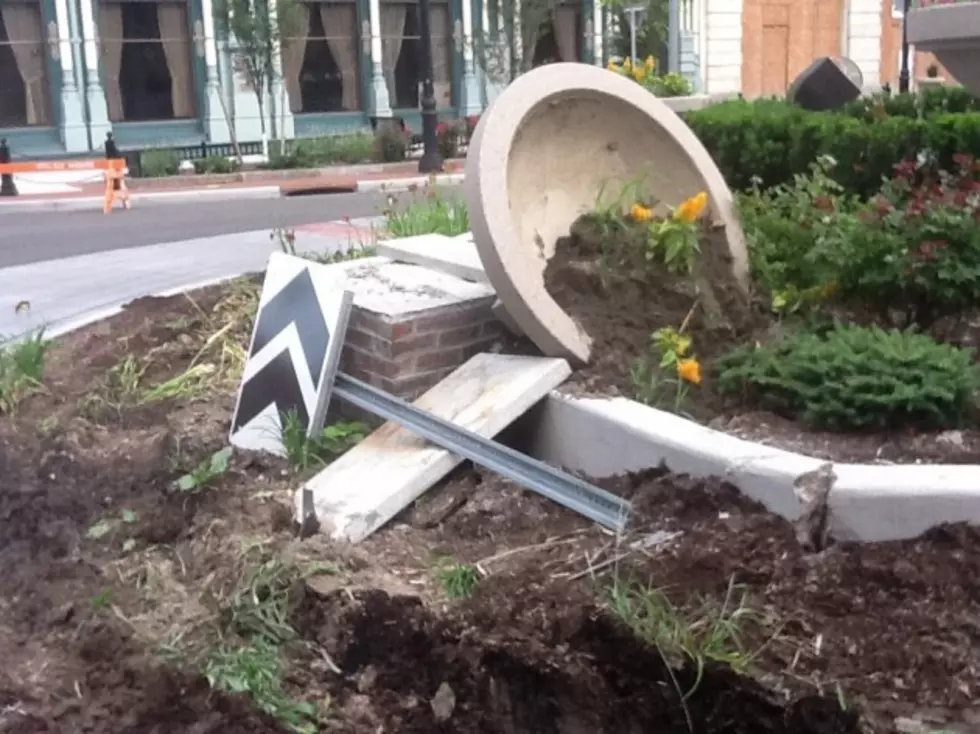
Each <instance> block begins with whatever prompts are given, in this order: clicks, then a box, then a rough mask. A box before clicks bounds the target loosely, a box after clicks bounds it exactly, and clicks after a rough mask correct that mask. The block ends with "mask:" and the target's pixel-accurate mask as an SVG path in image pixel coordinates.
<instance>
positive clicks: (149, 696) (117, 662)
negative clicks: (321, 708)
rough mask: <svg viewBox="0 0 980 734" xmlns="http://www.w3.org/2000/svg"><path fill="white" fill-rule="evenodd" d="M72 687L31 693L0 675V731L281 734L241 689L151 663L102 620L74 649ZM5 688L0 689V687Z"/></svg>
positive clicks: (276, 724) (23, 733)
mask: <svg viewBox="0 0 980 734" xmlns="http://www.w3.org/2000/svg"><path fill="white" fill-rule="evenodd" d="M74 652H75V653H76V655H77V660H78V669H77V670H76V673H75V681H74V685H73V689H72V690H66V691H61V692H57V693H58V694H60V695H58V696H57V698H60V701H59V700H52V701H48V702H39V701H32V700H30V699H28V698H26V697H24V696H21V695H18V694H17V693H16V689H15V687H14V686H12V685H10V684H9V683H8V684H6V685H5V684H4V683H3V681H2V678H0V703H3V704H4V708H3V713H0V731H4V732H9V733H10V734H55V733H57V734H67V732H86V734H118V733H119V732H126V734H187V733H188V732H194V734H253V733H254V734H259V733H260V732H261V733H262V734H280V733H282V734H285V733H286V732H288V731H290V730H289V729H286V728H284V727H283V726H282V725H281V724H280V723H279V722H277V721H276V720H275V719H273V718H271V717H269V716H267V715H265V714H263V713H262V712H259V711H256V710H255V707H254V706H253V705H252V703H251V701H250V700H249V699H248V698H247V697H245V696H227V695H225V694H222V693H219V692H216V691H213V690H211V688H210V686H209V685H208V682H207V680H206V679H204V678H203V677H201V676H197V675H190V674H185V673H180V672H177V671H174V670H172V669H168V668H165V667H158V666H153V665H150V664H148V663H147V662H146V659H145V657H144V655H143V654H142V653H141V652H140V650H139V648H138V647H136V646H135V645H133V644H131V642H130V641H129V640H128V639H127V637H126V635H125V634H123V633H121V632H120V631H118V630H116V629H114V628H113V627H111V626H109V625H99V626H96V627H94V628H93V629H91V630H89V631H88V632H87V633H86V634H85V636H84V637H83V639H81V640H80V641H79V643H78V645H77V647H76V649H75V650H74ZM4 691H6V693H5V694H4V693H3V692H4Z"/></svg>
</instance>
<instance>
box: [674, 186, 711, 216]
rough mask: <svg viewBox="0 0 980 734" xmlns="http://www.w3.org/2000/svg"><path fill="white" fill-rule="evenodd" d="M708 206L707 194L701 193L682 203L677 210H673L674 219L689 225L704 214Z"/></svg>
mask: <svg viewBox="0 0 980 734" xmlns="http://www.w3.org/2000/svg"><path fill="white" fill-rule="evenodd" d="M707 206H708V194H707V193H706V192H704V191H702V192H701V193H700V194H698V195H697V196H692V197H691V198H690V199H688V200H687V201H685V202H684V203H682V204H681V205H680V206H679V207H677V209H675V210H674V219H675V220H677V221H678V222H684V223H685V224H691V223H692V222H694V221H695V220H697V218H698V217H700V216H701V214H702V213H704V210H705V208H706V207H707Z"/></svg>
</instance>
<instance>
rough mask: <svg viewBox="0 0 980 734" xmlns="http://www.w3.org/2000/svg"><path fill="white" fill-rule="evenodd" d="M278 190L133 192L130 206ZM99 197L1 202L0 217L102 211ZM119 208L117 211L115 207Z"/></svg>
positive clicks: (270, 195)
mask: <svg viewBox="0 0 980 734" xmlns="http://www.w3.org/2000/svg"><path fill="white" fill-rule="evenodd" d="M279 196H280V193H279V187H278V186H238V187H234V188H230V187H227V186H223V187H214V188H200V189H183V190H181V191H153V192H145V193H138V192H132V193H131V194H130V198H131V200H132V202H133V205H134V206H136V205H140V204H150V205H155V204H179V203H182V202H188V201H195V202H196V201H200V200H202V199H206V200H208V201H235V200H242V199H278V198H279ZM102 202H103V198H102V197H101V196H79V197H75V198H64V199H57V198H50V199H27V200H24V201H9V202H8V201H0V214H2V213H3V212H45V211H47V212H74V211H90V210H99V209H101V208H102ZM117 208H118V207H117Z"/></svg>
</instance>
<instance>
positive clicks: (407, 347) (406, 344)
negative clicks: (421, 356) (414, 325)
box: [377, 332, 439, 359]
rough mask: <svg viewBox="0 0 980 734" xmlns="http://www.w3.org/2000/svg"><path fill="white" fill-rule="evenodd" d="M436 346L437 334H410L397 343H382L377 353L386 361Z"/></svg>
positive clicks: (437, 343) (437, 342) (437, 344)
mask: <svg viewBox="0 0 980 734" xmlns="http://www.w3.org/2000/svg"><path fill="white" fill-rule="evenodd" d="M438 346H439V334H437V333H435V332H433V333H430V334H412V335H410V336H407V337H405V338H404V339H399V340H398V341H392V342H384V343H383V346H381V348H380V349H378V352H377V353H378V354H379V355H380V356H382V357H385V358H387V359H398V358H399V357H404V356H405V355H410V354H413V353H414V352H421V351H423V350H426V349H435V348H436V347H438Z"/></svg>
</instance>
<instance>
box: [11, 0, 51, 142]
mask: <svg viewBox="0 0 980 734" xmlns="http://www.w3.org/2000/svg"><path fill="white" fill-rule="evenodd" d="M44 56H45V43H44V32H43V23H42V22H41V3H40V2H39V0H29V1H27V2H9V1H5V2H2V3H0V127H25V126H28V125H50V124H51V97H50V94H49V90H48V76H47V73H46V63H45V58H44Z"/></svg>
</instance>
